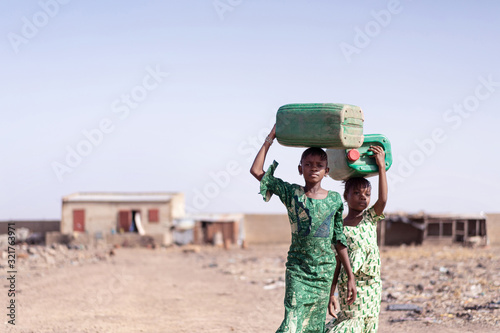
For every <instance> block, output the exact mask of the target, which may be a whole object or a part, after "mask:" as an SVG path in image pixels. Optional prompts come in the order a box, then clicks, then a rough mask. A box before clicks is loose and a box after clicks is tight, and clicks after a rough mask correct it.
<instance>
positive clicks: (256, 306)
mask: <svg viewBox="0 0 500 333" xmlns="http://www.w3.org/2000/svg"><path fill="white" fill-rule="evenodd" d="M498 250H499V248H464V247H460V246H453V247H390V248H384V249H382V250H381V256H382V279H383V299H382V313H381V316H380V329H379V332H422V331H426V332H440V333H446V332H457V331H460V332H488V333H489V332H493V331H495V329H497V328H498V325H500V310H499V308H500V253H499V251H498ZM286 251H287V246H286V245H276V246H250V247H249V248H248V249H245V250H243V249H236V248H234V249H231V250H223V249H221V248H217V247H194V246H184V247H170V248H156V249H145V248H110V247H108V246H106V245H105V244H100V245H98V246H93V247H91V248H86V247H83V246H73V247H70V248H68V247H67V246H63V245H53V246H48V247H44V246H27V245H20V246H16V272H17V273H16V280H15V289H16V296H15V297H10V296H8V290H9V287H11V286H9V283H10V282H9V281H8V280H7V278H8V277H9V275H8V273H7V271H8V267H7V263H8V261H7V260H8V253H6V252H3V253H2V262H0V265H1V267H0V269H1V271H0V275H1V279H2V281H4V285H3V287H4V292H1V297H0V300H1V301H2V304H4V305H3V306H2V308H6V307H7V306H8V304H9V303H8V302H10V300H11V299H13V298H14V299H15V302H16V303H15V304H16V325H15V326H13V325H11V324H9V323H8V319H9V318H8V317H7V320H5V324H4V326H5V327H6V329H7V331H10V332H70V331H71V332H195V331H203V332H274V331H275V330H276V328H277V326H279V323H280V321H281V319H282V318H281V317H282V314H283V305H282V301H283V295H284V280H283V277H284V269H285V266H284V265H285V259H286ZM7 311H8V310H6V313H7ZM4 318H5V317H4Z"/></svg>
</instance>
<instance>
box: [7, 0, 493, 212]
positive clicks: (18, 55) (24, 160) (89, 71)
mask: <svg viewBox="0 0 500 333" xmlns="http://www.w3.org/2000/svg"><path fill="white" fill-rule="evenodd" d="M214 3H219V4H220V3H223V4H226V6H230V8H231V9H232V10H227V11H225V12H223V13H222V12H219V13H218V12H217V10H216V8H215V6H214ZM226 8H229V7H226ZM499 12H500V3H498V2H497V1H476V2H473V1H439V2H435V1H409V0H406V1H405V0H401V1H356V2H347V1H263V0H253V1H247V0H241V1H238V0H231V1H229V0H220V1H219V2H217V1H213V0H197V1H142V2H138V1H128V0H127V1H106V2H95V1H92V2H90V1H78V0H72V1H68V0H65V1H62V0H60V2H57V1H56V0H40V1H22V2H21V1H3V2H1V3H0V17H1V20H0V32H1V34H0V36H2V39H0V57H1V58H0V59H1V60H2V64H3V66H1V67H0V77H1V80H0V88H1V91H2V99H1V101H0V103H1V104H0V105H1V110H2V120H1V122H0V139H1V142H2V144H1V145H0V154H1V156H2V160H3V163H2V164H1V166H0V171H1V174H2V177H1V178H0V188H1V189H2V190H1V191H0V220H6V219H36V218H46V219H49V218H59V217H60V205H61V198H62V196H64V195H67V194H70V193H73V192H80V191H167V192H168V191H180V192H184V193H185V195H186V205H187V206H188V211H190V212H209V213H219V212H221V213H225V212H255V213H284V208H283V206H282V204H281V203H280V202H279V200H278V199H277V198H275V199H273V200H271V202H269V203H264V202H263V201H262V199H261V197H259V195H258V194H257V193H258V189H259V186H258V182H257V181H256V180H255V179H253V178H252V177H251V175H250V174H249V172H248V170H249V168H250V165H251V162H252V160H253V157H254V154H255V153H256V149H255V148H254V146H257V147H260V144H261V142H262V141H263V138H264V137H265V134H267V132H268V131H269V129H270V128H271V125H272V122H273V119H274V117H275V114H276V111H277V109H278V108H279V107H280V106H281V105H283V104H288V103H299V102H300V103H309V102H311V103H348V104H354V105H359V106H361V107H362V108H363V111H364V115H365V124H364V132H365V133H366V134H370V133H382V134H385V135H386V136H387V137H389V139H390V140H391V143H392V146H393V154H394V164H393V166H392V168H391V170H390V171H389V175H390V177H391V178H390V183H389V185H390V188H389V191H390V192H389V202H388V205H387V211H399V210H402V211H409V212H417V211H421V210H424V211H426V212H430V213H437V212H456V213H479V212H481V211H484V212H498V211H500V194H499V193H498V190H497V189H496V187H497V186H498V184H500V176H499V172H498V171H497V169H498V165H499V164H500V157H499V155H498V154H497V153H495V151H496V150H498V143H497V140H496V139H497V138H496V137H497V135H496V133H498V130H497V126H498V125H499V124H500V115H499V113H498V111H500V66H499V65H500V60H499V59H500V46H499V43H498V36H500V25H499V24H498V22H497V21H498V13H499ZM353 50H355V52H354V51H353ZM346 52H351V53H346ZM152 73H153V74H152ZM127 95H128V98H129V101H128V102H127V101H126V99H127ZM127 103H128V104H127ZM455 106H456V107H455ZM454 107H455V109H454ZM459 108H461V109H462V111H457V110H458V109H459ZM100 124H101V126H103V127H102V129H104V130H107V132H108V133H106V134H103V135H102V137H99V136H95V137H94V142H95V144H92V143H90V146H89V141H88V139H87V138H86V136H85V134H84V132H85V131H87V132H88V133H91V132H92V130H93V129H95V128H99V126H100ZM103 124H104V125H103ZM92 133H94V134H95V133H96V132H95V131H94V132H92ZM433 133H434V140H435V141H434V143H433V144H432V145H433V147H431V145H430V143H429V142H430V140H432V138H433V136H432V135H433ZM436 133H437V134H436ZM436 140H437V141H439V142H436ZM418 142H419V143H420V145H419V144H418ZM78 149H80V151H83V152H85V153H86V154H87V156H82V157H81V160H79V161H77V160H72V162H73V165H72V166H69V164H68V163H67V161H66V160H67V158H68V154H69V153H68V151H72V150H74V151H77V150H78ZM301 153H302V149H300V148H290V147H282V146H280V145H279V144H278V143H275V144H274V145H273V146H272V147H271V150H270V153H269V156H268V160H267V161H266V166H267V165H269V164H270V163H271V162H272V160H273V159H276V160H277V161H278V162H279V163H280V166H279V167H278V169H277V173H276V175H277V176H279V177H282V178H283V179H285V180H287V181H289V182H295V183H299V184H302V183H303V180H302V179H301V177H300V176H299V175H298V173H297V171H296V169H297V163H298V159H299V157H300V154H301ZM54 165H58V166H59V169H57V170H59V171H58V172H57V171H55V170H54ZM61 165H63V166H65V167H66V169H61V168H60V167H61ZM62 170H64V171H62ZM69 170H70V171H71V172H66V171H69ZM370 180H372V183H373V185H374V186H376V185H377V181H376V178H370ZM324 187H325V188H328V189H332V190H336V191H339V192H341V193H342V191H343V187H342V184H341V183H339V182H335V181H333V180H331V179H327V180H325V181H324Z"/></svg>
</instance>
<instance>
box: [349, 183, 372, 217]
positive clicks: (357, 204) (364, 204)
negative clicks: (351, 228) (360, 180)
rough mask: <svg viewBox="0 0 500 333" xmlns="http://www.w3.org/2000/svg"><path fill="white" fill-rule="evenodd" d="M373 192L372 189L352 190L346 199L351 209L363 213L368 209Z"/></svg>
mask: <svg viewBox="0 0 500 333" xmlns="http://www.w3.org/2000/svg"><path fill="white" fill-rule="evenodd" d="M371 191H372V189H371V188H370V187H363V188H351V189H350V190H349V192H347V193H346V197H345V199H346V201H347V205H348V206H349V209H354V210H358V211H363V210H365V209H366V208H368V205H369V204H370V196H371Z"/></svg>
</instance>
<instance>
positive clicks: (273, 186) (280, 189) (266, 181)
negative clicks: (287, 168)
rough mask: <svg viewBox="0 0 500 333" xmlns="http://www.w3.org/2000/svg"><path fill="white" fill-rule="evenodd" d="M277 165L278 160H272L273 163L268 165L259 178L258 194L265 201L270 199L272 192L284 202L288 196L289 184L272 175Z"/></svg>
mask: <svg viewBox="0 0 500 333" xmlns="http://www.w3.org/2000/svg"><path fill="white" fill-rule="evenodd" d="M277 166H278V162H276V161H273V164H271V165H270V166H269V168H268V169H267V171H266V173H265V174H264V176H263V177H262V179H261V180H260V194H261V195H262V197H263V199H264V201H266V202H267V201H269V200H270V199H271V196H272V195H273V194H276V195H277V196H278V197H279V198H280V200H281V202H283V203H285V204H286V202H287V201H288V198H289V196H290V195H289V194H290V184H289V183H287V182H284V181H283V180H281V179H280V178H276V177H274V171H275V170H276V167H277Z"/></svg>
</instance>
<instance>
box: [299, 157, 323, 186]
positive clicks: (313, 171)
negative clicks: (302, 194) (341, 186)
mask: <svg viewBox="0 0 500 333" xmlns="http://www.w3.org/2000/svg"><path fill="white" fill-rule="evenodd" d="M328 171H330V169H328V161H327V160H323V161H322V160H321V157H320V156H317V155H309V156H306V157H305V158H304V159H303V160H302V161H301V164H300V165H299V173H300V174H301V175H304V179H305V181H306V182H310V183H317V182H320V181H321V180H322V179H323V177H324V176H325V175H326V174H327V173H328Z"/></svg>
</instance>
